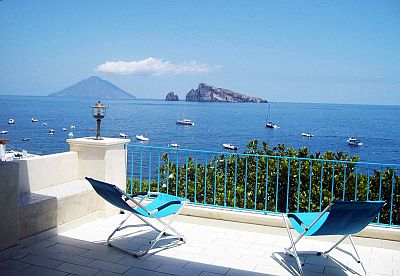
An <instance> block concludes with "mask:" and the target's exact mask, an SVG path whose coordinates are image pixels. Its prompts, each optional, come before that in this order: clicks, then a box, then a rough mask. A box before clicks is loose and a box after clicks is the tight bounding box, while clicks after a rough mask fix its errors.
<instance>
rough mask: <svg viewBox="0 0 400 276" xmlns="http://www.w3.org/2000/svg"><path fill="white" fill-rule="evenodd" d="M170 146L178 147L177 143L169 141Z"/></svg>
mask: <svg viewBox="0 0 400 276" xmlns="http://www.w3.org/2000/svg"><path fill="white" fill-rule="evenodd" d="M169 145H170V146H171V147H173V148H179V144H177V143H175V142H174V143H171V144H169Z"/></svg>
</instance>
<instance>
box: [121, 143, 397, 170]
mask: <svg viewBox="0 0 400 276" xmlns="http://www.w3.org/2000/svg"><path fill="white" fill-rule="evenodd" d="M127 146H128V147H138V148H148V149H160V150H168V151H181V152H193V153H203V154H218V155H227V154H229V155H233V156H235V155H237V156H247V157H266V158H279V159H281V158H283V159H291V160H294V159H295V160H301V161H320V162H333V163H345V164H360V165H370V166H371V165H372V166H382V167H400V164H395V163H378V162H365V161H350V160H335V159H322V158H309V157H295V156H286V155H266V154H251V153H237V152H226V151H225V152H224V151H210V150H196V149H182V148H169V147H161V146H146V145H137V144H133V143H130V144H128V145H127Z"/></svg>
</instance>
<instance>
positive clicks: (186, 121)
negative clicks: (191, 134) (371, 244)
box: [176, 119, 194, 126]
mask: <svg viewBox="0 0 400 276" xmlns="http://www.w3.org/2000/svg"><path fill="white" fill-rule="evenodd" d="M176 124H177V125H184V126H194V123H193V122H192V120H189V119H182V120H176Z"/></svg>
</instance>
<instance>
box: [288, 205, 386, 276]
mask: <svg viewBox="0 0 400 276" xmlns="http://www.w3.org/2000/svg"><path fill="white" fill-rule="evenodd" d="M384 204H385V202H384V201H333V202H331V203H330V204H329V205H328V206H327V207H326V208H325V209H324V210H323V211H322V212H310V213H287V214H282V216H283V220H284V222H285V226H286V229H287V232H288V235H289V238H290V241H291V246H290V247H289V248H285V252H286V254H290V255H292V256H294V257H295V258H296V261H297V264H298V266H299V272H300V274H302V268H301V266H302V264H301V263H300V260H299V258H298V256H299V255H309V254H317V255H325V256H327V254H328V253H329V252H330V251H332V250H333V249H334V248H336V247H337V246H338V245H339V244H340V243H341V242H342V241H343V240H344V239H346V238H347V237H349V239H350V242H351V244H352V245H353V249H354V251H355V253H356V254H355V255H353V254H351V255H352V257H353V258H354V259H355V260H356V261H357V262H358V263H361V265H362V268H363V270H364V272H365V268H364V265H363V264H362V262H361V260H360V257H359V255H358V252H357V249H356V248H355V245H354V242H353V240H352V239H351V235H352V234H355V233H358V232H360V231H361V230H363V229H364V228H365V227H366V226H367V225H368V224H369V223H371V222H372V221H373V220H374V219H375V218H376V216H377V215H378V214H379V212H380V211H381V209H382V207H383V206H384ZM287 219H288V220H289V221H290V223H291V225H292V226H293V228H294V229H295V230H296V232H298V233H299V234H300V235H299V236H298V237H297V239H296V240H293V237H292V234H291V232H290V229H289V225H288V223H287ZM328 235H341V236H343V237H342V238H341V239H340V240H339V241H338V242H337V243H336V244H335V245H334V246H332V247H331V248H330V249H329V250H327V251H325V252H311V251H307V252H297V250H296V244H297V243H298V242H299V241H300V239H301V238H302V237H303V236H328ZM291 249H293V250H291Z"/></svg>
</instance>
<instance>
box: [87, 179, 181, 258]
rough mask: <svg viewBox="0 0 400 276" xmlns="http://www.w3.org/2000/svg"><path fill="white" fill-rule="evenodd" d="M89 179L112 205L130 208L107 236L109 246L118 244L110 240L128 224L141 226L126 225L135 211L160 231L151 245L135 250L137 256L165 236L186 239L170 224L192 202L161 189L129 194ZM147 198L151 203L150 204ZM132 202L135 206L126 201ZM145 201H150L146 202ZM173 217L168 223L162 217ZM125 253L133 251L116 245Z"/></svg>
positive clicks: (141, 254) (166, 237)
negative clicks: (139, 250) (163, 191)
mask: <svg viewBox="0 0 400 276" xmlns="http://www.w3.org/2000/svg"><path fill="white" fill-rule="evenodd" d="M86 180H88V181H89V182H90V184H91V185H92V186H93V188H94V190H95V191H96V192H97V193H98V194H99V195H100V196H101V197H102V198H104V199H105V200H106V201H108V202H109V203H111V204H112V205H114V206H116V207H118V208H120V209H122V210H125V211H128V212H129V214H128V216H127V217H126V218H125V219H124V220H122V222H121V223H120V224H119V225H118V227H117V228H115V230H114V231H113V232H112V233H111V235H110V236H109V237H108V239H107V243H108V245H110V246H115V245H112V244H111V241H110V239H111V238H112V236H114V234H115V233H116V232H118V231H120V230H123V229H126V228H128V227H135V226H138V225H125V226H123V225H124V223H125V222H126V221H127V219H128V218H129V217H130V216H131V215H132V214H134V215H135V216H136V217H138V218H139V219H140V220H142V221H143V222H144V223H146V224H147V225H148V226H150V227H151V228H153V229H154V230H156V231H157V232H158V233H159V234H158V235H157V237H156V238H154V239H153V240H152V241H151V242H150V246H149V247H148V248H147V249H146V250H144V251H141V252H135V253H134V254H133V256H135V257H136V258H138V257H142V256H144V255H146V254H147V253H148V252H149V251H150V250H151V249H152V248H153V247H154V245H155V244H156V243H157V242H158V241H160V240H166V239H178V240H179V241H183V242H185V241H186V239H185V237H184V236H183V235H182V234H180V233H179V232H178V231H176V230H175V229H174V228H172V227H171V223H172V222H173V220H174V219H175V218H176V216H177V215H178V214H179V213H180V211H181V210H182V208H183V207H184V206H185V205H186V204H187V202H189V200H187V199H185V198H181V197H177V196H173V195H169V194H164V193H159V192H139V193H135V194H132V195H129V194H126V193H125V192H124V191H122V190H121V189H119V188H118V187H117V186H115V185H112V184H108V183H105V182H102V181H99V180H95V179H93V178H89V177H86ZM148 200H151V202H149V203H147V202H148ZM129 201H130V202H131V203H133V205H134V206H133V207H131V205H130V204H128V203H127V202H129ZM145 203H147V204H146V205H145ZM167 216H170V219H169V221H167V222H165V221H164V220H162V219H161V218H164V217H167ZM148 219H154V220H156V221H158V222H159V223H160V224H161V225H162V226H163V228H162V229H161V230H160V229H159V228H158V227H156V226H155V225H154V224H153V223H151V222H150V220H148ZM167 230H169V231H171V232H173V233H174V234H171V233H167V232H166V231H167ZM115 247H117V248H119V249H121V250H123V251H125V252H128V253H130V254H131V253H132V252H130V251H128V250H125V249H124V248H121V247H118V246H115Z"/></svg>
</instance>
